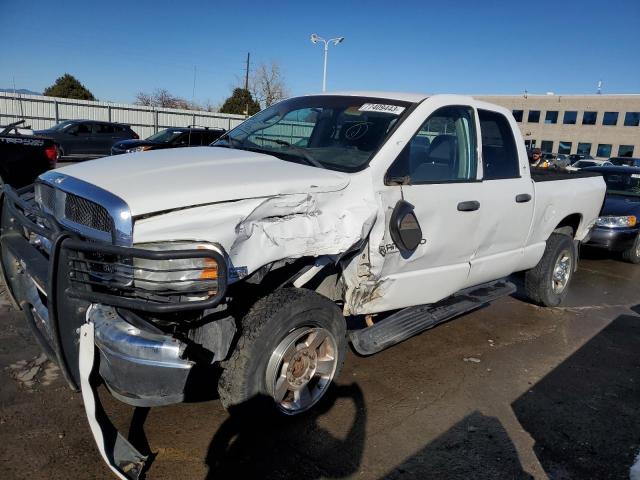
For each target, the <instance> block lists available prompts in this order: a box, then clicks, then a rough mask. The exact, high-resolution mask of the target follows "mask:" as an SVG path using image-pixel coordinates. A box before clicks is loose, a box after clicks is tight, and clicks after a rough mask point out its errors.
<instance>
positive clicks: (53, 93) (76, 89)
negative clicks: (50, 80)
mask: <svg viewBox="0 0 640 480" xmlns="http://www.w3.org/2000/svg"><path fill="white" fill-rule="evenodd" d="M43 95H46V96H48V97H61V98H74V99H76V100H95V99H96V97H94V96H93V93H91V92H90V91H89V90H87V88H86V87H85V86H84V85H83V84H81V83H80V82H79V81H78V79H77V78H76V77H74V76H73V75H69V74H68V73H65V74H64V75H63V76H61V77H58V79H57V80H56V81H55V83H54V84H53V85H51V86H50V87H47V88H45V90H44V92H43Z"/></svg>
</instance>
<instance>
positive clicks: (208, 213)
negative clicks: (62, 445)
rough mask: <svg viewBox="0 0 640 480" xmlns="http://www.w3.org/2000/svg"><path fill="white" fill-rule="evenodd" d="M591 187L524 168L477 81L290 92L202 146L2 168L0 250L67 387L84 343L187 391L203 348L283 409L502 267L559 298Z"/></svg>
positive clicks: (154, 399)
mask: <svg viewBox="0 0 640 480" xmlns="http://www.w3.org/2000/svg"><path fill="white" fill-rule="evenodd" d="M604 192H605V184H604V182H603V180H602V178H601V177H600V176H597V175H592V174H580V173H578V174H568V173H555V172H540V173H537V174H533V175H532V173H531V172H530V168H529V163H528V160H527V155H526V151H525V147H524V143H523V141H522V138H521V136H520V133H519V129H518V127H517V125H516V123H515V121H514V119H513V118H512V116H511V114H510V112H509V111H507V110H505V109H504V108H502V107H498V106H495V105H491V104H488V103H484V102H480V101H477V100H475V99H474V98H472V97H467V96H458V95H434V96H425V95H415V94H395V93H394V94H389V93H367V92H363V93H345V94H323V95H314V96H304V97H297V98H292V99H289V100H285V101H282V102H280V103H278V104H276V105H274V106H272V107H270V108H268V109H266V110H264V111H262V112H260V113H258V114H256V115H255V116H253V117H251V118H250V119H248V120H247V121H245V122H244V123H242V124H241V125H240V126H238V127H236V128H235V129H234V130H232V131H230V132H228V133H226V134H225V135H224V136H222V137H221V138H220V139H219V140H218V141H216V142H215V143H214V144H213V145H212V146H211V147H202V148H191V149H187V150H184V149H183V150H181V149H176V150H161V151H154V152H140V153H132V154H127V155H121V156H118V157H111V158H104V159H100V160H96V161H92V162H86V163H82V164H77V165H73V166H69V167H65V168H61V169H58V170H55V171H51V172H48V173H45V174H43V175H42V176H41V177H40V178H39V180H38V181H37V182H36V184H35V187H34V188H33V189H31V190H28V189H27V190H22V191H19V192H16V191H14V190H12V189H10V188H8V189H7V190H6V191H5V202H4V206H3V211H2V237H1V242H2V269H3V274H4V276H5V279H6V281H7V284H8V286H9V289H10V291H11V294H12V295H13V297H14V299H15V300H16V303H17V304H18V305H19V306H20V308H22V310H23V311H24V313H25V317H26V319H27V321H28V322H29V324H30V325H31V326H32V328H33V331H34V334H35V336H36V338H37V339H38V340H39V342H40V344H41V345H42V348H43V349H44V350H45V351H46V352H47V353H48V354H49V355H50V357H51V358H53V359H55V360H56V361H57V362H58V363H59V364H60V366H61V368H62V370H63V372H65V376H66V378H67V380H68V381H69V383H70V385H71V386H73V387H75V388H77V387H79V386H80V385H81V384H82V385H83V387H85V388H89V387H88V385H90V384H89V380H88V376H87V375H88V374H87V375H84V376H83V373H82V372H85V373H86V372H87V371H89V370H90V368H89V369H87V368H83V365H82V364H83V362H82V361H80V365H79V362H78V358H79V356H80V357H81V358H82V352H83V349H84V351H85V353H86V352H93V351H94V350H93V349H94V348H96V349H97V352H99V362H98V363H99V366H98V367H97V368H98V369H99V373H100V377H101V378H102V380H103V381H104V383H105V384H106V386H107V388H108V389H109V390H110V391H111V393H112V394H113V395H114V396H116V397H117V398H119V399H120V400H122V401H124V402H127V403H129V404H132V405H138V406H154V405H162V404H167V403H174V402H180V401H183V400H185V399H188V395H189V393H188V392H189V391H190V388H189V383H190V382H193V381H196V379H197V381H202V380H201V379H202V378H206V379H207V381H209V382H213V381H216V380H215V379H214V376H213V375H204V376H203V375H196V374H195V373H196V372H200V373H201V372H202V371H208V369H211V370H212V371H221V374H220V375H219V380H217V381H218V391H219V395H220V398H221V400H222V402H223V404H224V405H225V406H226V407H229V406H232V405H237V404H241V403H243V402H246V401H248V400H250V399H251V398H253V397H255V396H259V395H265V396H268V397H271V398H273V402H274V405H275V406H276V407H277V409H279V410H280V411H282V412H283V413H285V414H290V415H291V414H298V413H301V412H304V411H305V410H307V409H309V408H311V407H312V406H313V405H314V404H315V403H316V402H318V401H319V400H320V399H321V398H322V397H323V395H324V394H325V393H326V391H327V389H328V387H329V385H330V383H331V382H332V380H333V379H334V378H335V377H336V376H337V375H338V373H339V371H340V369H341V366H342V363H343V361H344V357H345V351H346V348H347V344H348V343H349V342H351V343H352V345H353V347H354V349H355V350H356V351H358V352H360V353H361V354H371V353H375V352H377V351H379V350H382V349H383V348H386V347H388V346H391V345H393V344H395V343H398V342H399V341H402V340H404V339H406V338H409V337H410V336H412V335H415V334H417V333H419V332H421V331H423V330H426V329H427V328H430V327H432V326H434V325H436V324H437V323H440V322H442V321H445V320H447V319H450V318H452V317H454V316H456V315H459V314H461V313H463V312H466V311H469V310H472V309H474V308H477V307H478V306H481V305H483V304H485V303H486V302H488V301H491V300H492V299H494V298H497V297H499V296H502V295H507V294H510V293H512V292H513V291H514V289H515V287H514V286H513V285H512V284H511V283H509V282H508V281H506V280H504V279H505V277H507V276H509V275H510V274H512V273H514V272H519V271H525V272H526V273H525V290H526V293H527V294H528V296H529V297H530V298H531V299H532V300H533V301H534V302H536V303H538V304H541V305H547V306H554V305H558V304H559V303H560V302H561V301H562V299H563V298H564V296H565V294H566V292H567V288H568V285H569V283H570V281H571V278H572V275H573V272H574V271H575V269H576V266H577V248H578V245H579V243H580V242H583V241H585V240H586V239H587V238H588V236H589V232H590V230H591V228H592V227H593V225H594V223H595V221H596V219H597V218H598V214H599V212H600V208H601V206H602V203H603V198H604ZM94 345H95V347H94ZM87 357H91V365H93V357H92V354H87ZM83 394H84V391H83ZM88 400H89V401H91V398H89V397H85V402H87V401H88ZM88 412H89V409H88ZM89 416H90V421H91V424H92V429H93V430H94V434H96V439H98V438H102V437H100V429H102V430H101V431H104V430H105V428H106V427H105V426H104V425H99V428H98V427H95V425H96V420H95V418H94V417H93V416H92V414H91V413H90V414H89ZM106 437H108V436H105V438H106ZM117 441H121V440H117ZM99 443H100V442H99ZM112 447H113V446H112ZM121 447H122V444H121V445H120V446H119V447H115V448H111V449H109V448H106V453H105V450H104V449H102V450H101V452H102V454H103V456H104V458H105V459H106V460H107V461H108V462H109V463H110V465H111V467H112V469H113V470H114V472H116V473H117V474H118V475H121V476H123V478H125V476H126V477H129V478H134V477H135V474H136V472H139V470H140V469H141V464H143V463H144V459H143V458H141V457H139V456H136V453H135V450H133V449H132V448H131V449H129V450H128V452H129V453H128V454H127V453H123V452H126V451H127V450H126V448H125V449H123V448H121ZM127 448H128V447H127ZM114 452H116V453H114ZM118 456H119V458H116V457H118ZM124 466H126V468H125V467H124Z"/></svg>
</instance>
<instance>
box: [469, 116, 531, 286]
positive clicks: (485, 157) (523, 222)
mask: <svg viewBox="0 0 640 480" xmlns="http://www.w3.org/2000/svg"><path fill="white" fill-rule="evenodd" d="M478 119H479V121H480V132H481V145H482V171H483V176H482V183H483V185H484V189H483V192H482V199H481V202H482V207H483V208H482V211H481V212H480V223H479V225H478V229H477V231H476V232H475V236H476V237H477V240H478V245H477V247H476V251H475V252H474V253H473V255H472V256H471V272H470V274H469V278H468V280H467V282H466V283H465V286H469V287H470V286H474V285H478V284H480V283H484V282H488V281H491V280H495V279H498V278H501V277H505V276H507V275H510V274H511V273H513V272H514V271H516V270H517V269H518V267H519V266H520V265H522V261H523V256H524V247H525V246H526V241H527V238H528V236H529V229H530V228H531V222H532V219H533V209H534V203H535V199H534V187H533V182H532V180H531V176H530V174H529V167H528V161H527V160H526V158H527V157H526V153H525V151H524V149H523V148H522V146H521V145H520V146H519V145H518V144H517V143H516V141H515V137H514V135H513V132H514V129H517V128H518V127H517V125H516V124H515V122H514V121H512V120H510V119H509V118H507V117H506V116H505V115H504V114H503V113H501V112H500V111H493V110H490V109H488V108H487V109H483V108H478Z"/></svg>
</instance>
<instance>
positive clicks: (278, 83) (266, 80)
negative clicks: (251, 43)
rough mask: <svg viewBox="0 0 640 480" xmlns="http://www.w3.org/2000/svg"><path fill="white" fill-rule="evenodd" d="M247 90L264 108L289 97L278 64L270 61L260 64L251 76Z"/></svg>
mask: <svg viewBox="0 0 640 480" xmlns="http://www.w3.org/2000/svg"><path fill="white" fill-rule="evenodd" d="M249 90H250V91H251V94H252V95H253V98H255V99H256V100H257V101H258V102H260V104H261V105H262V106H263V107H264V108H266V107H270V106H271V105H273V104H274V103H276V102H279V101H280V100H282V99H284V98H287V97H288V96H289V89H288V87H287V85H286V83H285V80H284V75H283V74H282V69H281V68H280V64H279V63H277V62H274V61H271V62H270V63H269V64H265V63H261V64H260V65H258V68H256V69H255V71H254V72H253V74H252V76H251V80H250V84H249Z"/></svg>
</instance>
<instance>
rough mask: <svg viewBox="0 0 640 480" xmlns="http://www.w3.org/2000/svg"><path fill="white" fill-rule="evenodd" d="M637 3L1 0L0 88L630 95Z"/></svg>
mask: <svg viewBox="0 0 640 480" xmlns="http://www.w3.org/2000/svg"><path fill="white" fill-rule="evenodd" d="M639 23H640V1H639V0H624V1H621V0H609V1H606V2H604V1H601V0H600V1H597V2H596V1H592V0H584V1H563V0H555V1H547V0H540V1H537V2H533V1H517V0H510V1H509V0H501V1H493V2H492V1H490V0H486V1H467V0H459V1H456V2H447V1H429V0H421V1H415V2H414V1H407V2H403V1H399V0H396V1H391V0H386V1H366V2H365V1H347V0H343V1H335V2H334V1H326V0H317V1H313V2H311V1H300V0H298V1H297V2H276V1H271V2H266V1H262V2H251V1H244V2H229V1H225V2H218V1H215V2H214V1H209V2H205V1H195V0H190V1H183V2H176V1H164V0H157V1H133V0H129V1H126V2H124V1H119V0H112V1H108V2H93V1H92V2H87V1H83V2H78V1H75V0H70V1H62V2H53V1H50V0H49V1H40V0H33V1H29V0H24V1H21V2H18V1H9V0H0V32H2V38H3V41H2V54H1V56H0V87H12V84H13V79H14V77H15V84H16V86H17V87H18V88H27V89H30V90H35V91H42V90H43V89H44V88H45V87H46V86H48V85H50V84H51V83H53V81H54V80H55V78H56V77H58V76H59V75H61V74H63V73H65V72H68V73H71V74H73V75H75V76H76V77H77V78H78V79H80V81H82V82H83V83H84V84H85V85H86V86H87V87H88V88H89V89H90V90H91V91H92V92H93V93H94V95H95V96H96V97H98V98H99V99H100V100H105V101H118V102H131V101H132V100H133V99H134V98H135V94H136V92H138V91H146V92H151V91H153V90H154V89H156V88H166V89H168V90H169V91H170V92H172V93H174V94H176V95H179V96H182V97H184V98H187V99H191V96H192V91H193V71H194V66H195V67H196V69H197V75H196V90H195V100H196V101H198V102H205V101H207V100H209V101H211V102H212V103H219V102H222V101H223V100H224V98H226V97H227V96H228V95H229V93H230V91H231V88H232V87H233V86H234V85H235V84H236V82H237V81H238V80H239V79H241V78H242V77H243V74H244V61H245V59H246V55H247V52H251V60H252V61H251V64H252V66H253V67H255V66H256V65H258V64H259V63H260V62H268V61H271V60H273V61H276V62H278V63H279V64H280V65H281V66H282V69H283V71H284V74H285V78H286V82H287V84H288V86H289V88H290V91H291V93H292V94H294V95H296V94H304V93H312V92H316V91H319V90H320V89H321V85H322V48H321V47H320V46H319V45H313V44H312V43H311V42H310V41H309V35H310V34H311V33H314V32H315V33H318V34H319V35H322V36H324V37H325V38H330V37H335V36H344V37H345V38H346V40H345V42H344V43H343V44H341V45H339V46H337V47H335V48H333V47H331V48H330V50H329V69H328V89H329V90H361V89H368V90H369V89H375V90H395V91H416V92H428V93H505V94H510V93H521V92H523V91H524V90H525V89H526V90H528V91H529V92H530V93H545V92H547V91H553V92H555V93H562V94H569V93H594V92H595V90H596V84H597V82H598V80H600V79H601V80H603V82H604V92H605V93H640V48H639V43H640V35H639V34H638V30H637V27H638V24H639Z"/></svg>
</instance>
